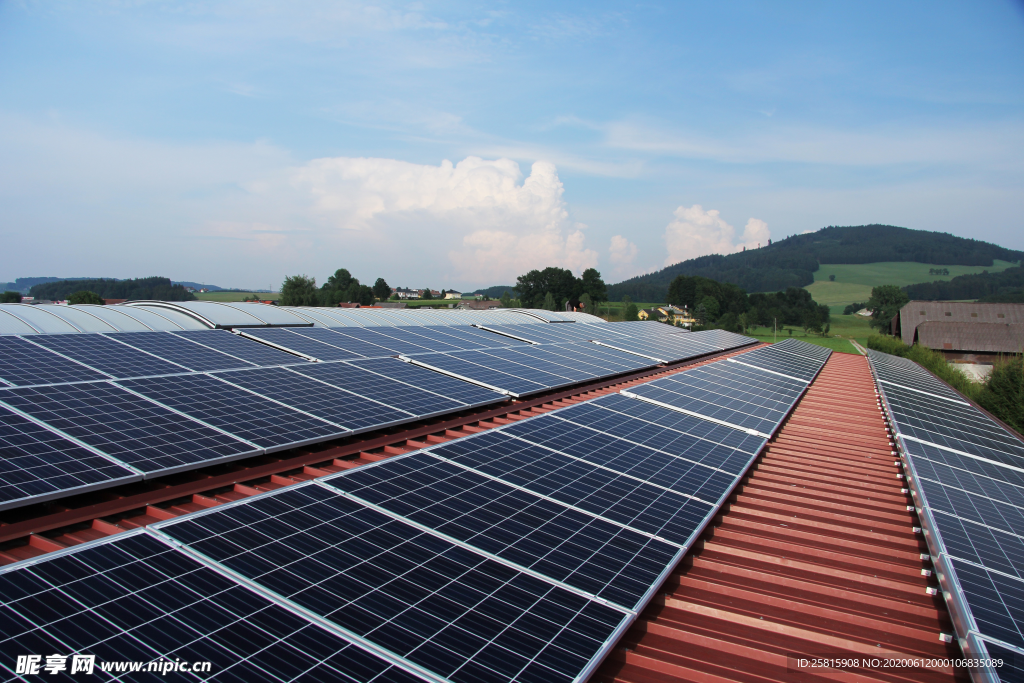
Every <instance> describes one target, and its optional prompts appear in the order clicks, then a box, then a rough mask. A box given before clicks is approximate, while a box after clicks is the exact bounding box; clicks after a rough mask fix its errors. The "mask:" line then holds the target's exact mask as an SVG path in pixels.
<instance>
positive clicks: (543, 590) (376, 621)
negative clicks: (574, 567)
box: [159, 485, 629, 682]
mask: <svg viewBox="0 0 1024 683" xmlns="http://www.w3.org/2000/svg"><path fill="white" fill-rule="evenodd" d="M159 528H160V530H161V531H162V532H164V533H166V534H168V535H170V536H172V537H173V538H175V539H177V540H178V541H179V542H181V543H184V544H187V545H188V546H189V547H190V548H193V549H194V550H195V551H197V552H199V553H202V554H203V555H205V556H206V557H209V558H211V559H213V560H215V561H217V562H220V563H222V564H223V565H225V566H227V567H229V568H231V569H233V570H234V571H236V572H239V573H240V574H242V575H243V576H245V577H246V578H248V579H250V580H251V581H253V582H255V583H256V584H258V585H260V586H262V587H263V588H265V589H266V590H270V591H273V592H275V593H277V594H279V595H281V596H282V597H285V598H287V599H289V600H291V601H293V602H295V603H297V604H298V605H301V606H302V607H304V608H305V609H308V610H310V611H312V612H313V613H315V614H317V615H319V616H321V617H323V618H324V619H327V620H328V621H331V622H333V623H336V624H338V625H340V626H343V627H344V628H346V629H348V630H349V631H350V632H352V633H355V634H356V635H358V636H360V637H363V638H366V639H367V640H369V641H371V642H373V643H375V644H377V645H378V646H381V647H384V648H387V649H388V650H390V651H392V652H394V653H395V654H397V655H399V656H402V657H404V658H406V659H407V660H409V661H412V662H414V663H416V664H419V665H421V666H424V667H426V668H428V669H430V670H431V671H433V672H434V673H436V674H438V675H439V676H441V677H444V678H448V679H449V680H452V681H477V680H492V681H513V680H517V681H527V680H536V681H541V680H543V681H553V682H556V681H572V680H574V679H576V678H577V677H578V676H580V675H581V674H582V673H583V672H584V671H585V670H586V669H587V667H588V666H589V665H590V664H591V662H594V661H598V660H599V659H600V657H601V656H603V654H604V653H605V651H606V649H607V647H608V646H609V645H610V640H611V637H612V634H613V633H615V632H616V630H617V629H618V628H619V627H620V626H621V625H623V624H624V623H626V622H627V621H628V619H629V617H628V616H627V614H626V613H625V612H623V611H621V610H617V609H613V608H611V607H608V606H605V605H603V604H601V603H598V602H595V601H592V600H587V599H586V598H584V597H582V596H580V595H578V594H576V593H573V592H570V591H568V590H565V589H563V588H560V587H558V586H556V585H554V584H552V583H549V582H546V581H542V580H540V579H537V578H534V577H532V576H530V575H528V574H525V573H523V572H520V571H516V570H515V569H512V568H510V567H509V566H507V565H505V564H502V563H499V562H496V561H494V560H490V559H486V558H485V557H484V556H482V555H479V554H477V553H475V552H472V551H469V550H466V549H464V548H461V547H459V546H457V545H454V544H452V543H449V542H448V541H445V540H443V539H441V538H440V537H438V536H435V535H433V534H428V533H425V532H422V531H420V530H418V529H417V528H415V527H413V526H411V525H409V524H407V523H405V522H402V521H398V520H395V519H393V518H391V517H388V516H386V515H384V514H382V513H380V512H377V511H375V510H373V509H371V508H369V507H366V506H365V505H362V504H360V503H357V502H356V501H354V500H352V499H349V498H347V497H344V496H341V495H337V494H335V493H333V492H331V491H328V490H327V489H325V488H322V487H320V486H317V485H306V486H300V487H293V488H290V489H288V490H285V491H282V492H280V493H275V494H274V495H272V496H267V497H262V498H257V499H255V500H250V501H246V502H244V503H241V504H238V505H235V506H231V507H228V508H221V509H218V510H215V511H212V512H209V513H206V514H203V515H200V516H195V517H192V518H190V519H187V520H183V521H181V522H170V523H164V524H161V525H160V527H159Z"/></svg>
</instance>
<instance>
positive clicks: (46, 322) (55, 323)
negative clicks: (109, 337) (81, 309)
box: [0, 304, 113, 334]
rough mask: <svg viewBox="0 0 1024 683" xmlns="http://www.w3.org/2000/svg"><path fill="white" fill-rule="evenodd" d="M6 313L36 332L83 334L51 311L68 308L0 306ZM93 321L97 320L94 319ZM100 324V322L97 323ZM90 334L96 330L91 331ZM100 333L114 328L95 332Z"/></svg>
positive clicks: (108, 327)
mask: <svg viewBox="0 0 1024 683" xmlns="http://www.w3.org/2000/svg"><path fill="white" fill-rule="evenodd" d="M0 306H3V309H4V311H6V312H7V313H9V314H10V315H13V316H14V317H15V318H18V319H19V320H21V321H22V322H24V323H26V324H27V325H28V326H29V327H31V328H33V329H35V331H36V332H40V333H43V334H73V333H76V332H82V331H83V330H82V328H80V327H78V326H76V325H75V324H74V323H72V322H70V321H69V320H67V319H66V318H64V317H61V316H58V315H54V314H53V312H52V310H51V309H55V308H68V307H67V306H55V305H46V304H41V305H38V306H32V305H30V304H0ZM93 320H96V319H95V318H93ZM96 322H97V323H99V322H100V321H98V320H97V321H96ZM89 331H90V332H92V331H94V330H89ZM95 331H100V332H111V331H113V328H111V327H110V326H109V325H107V326H106V328H105V329H102V330H95Z"/></svg>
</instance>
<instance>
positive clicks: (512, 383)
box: [410, 351, 570, 396]
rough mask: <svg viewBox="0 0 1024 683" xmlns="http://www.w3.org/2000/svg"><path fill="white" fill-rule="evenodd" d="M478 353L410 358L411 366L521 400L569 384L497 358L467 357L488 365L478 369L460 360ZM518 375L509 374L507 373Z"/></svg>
mask: <svg viewBox="0 0 1024 683" xmlns="http://www.w3.org/2000/svg"><path fill="white" fill-rule="evenodd" d="M471 353H479V352H474V351H463V352H460V353H459V354H446V353H436V354H432V355H422V356H411V357H410V358H412V359H413V361H414V362H416V363H418V364H422V365H424V366H427V367H430V368H433V369H435V370H437V371H439V372H444V373H448V374H450V375H454V376H456V377H461V378H464V379H466V380H467V381H470V382H477V383H479V384H483V385H486V386H489V387H494V388H495V389H498V390H500V391H507V392H509V393H510V394H512V395H513V396H524V395H527V394H532V393H536V392H538V391H544V390H545V389H550V388H552V387H554V386H562V385H564V384H569V383H570V382H569V380H566V379H564V378H562V377H554V376H552V375H550V374H548V373H539V372H530V373H527V372H522V373H519V370H520V368H521V367H522V366H514V365H513V364H512V363H505V362H502V361H500V360H498V359H497V358H490V357H483V358H481V357H480V356H470V358H476V359H477V360H480V361H481V362H483V363H488V362H489V361H490V364H489V365H479V364H477V363H474V362H470V361H469V360H468V359H464V356H463V354H471ZM505 370H509V371H510V372H515V373H519V374H510V372H505Z"/></svg>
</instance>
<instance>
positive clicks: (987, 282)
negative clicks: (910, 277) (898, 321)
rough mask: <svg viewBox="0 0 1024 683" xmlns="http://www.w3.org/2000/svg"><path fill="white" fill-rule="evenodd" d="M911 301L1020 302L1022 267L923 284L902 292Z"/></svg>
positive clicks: (1023, 281)
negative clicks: (1005, 300)
mask: <svg viewBox="0 0 1024 683" xmlns="http://www.w3.org/2000/svg"><path fill="white" fill-rule="evenodd" d="M903 291H904V292H906V294H907V296H908V297H909V298H911V299H916V300H922V301H942V300H950V299H978V300H979V301H991V300H1000V298H1002V299H1006V298H1010V299H1011V300H1012V299H1015V298H1020V296H1021V295H1024V266H1016V267H1014V268H1007V269H1006V270H1004V271H1001V272H999V273H990V272H988V271H984V272H981V273H976V274H973V275H958V276H956V277H955V278H953V279H951V280H949V281H948V282H942V281H936V282H922V283H920V284H916V285H907V286H906V287H904V288H903Z"/></svg>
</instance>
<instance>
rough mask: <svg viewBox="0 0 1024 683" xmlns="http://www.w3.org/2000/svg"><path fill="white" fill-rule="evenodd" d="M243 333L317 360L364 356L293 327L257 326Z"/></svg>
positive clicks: (308, 328)
mask: <svg viewBox="0 0 1024 683" xmlns="http://www.w3.org/2000/svg"><path fill="white" fill-rule="evenodd" d="M298 329H302V330H311V329H317V328H311V327H307V328H298ZM242 334H243V336H246V337H252V338H254V339H258V340H260V341H261V342H266V343H267V344H271V345H273V346H278V347H281V348H283V349H287V350H288V351H290V352H291V353H295V354H302V355H304V356H309V357H310V358H316V359H317V360H323V361H332V360H351V359H353V358H362V356H360V355H359V354H357V353H354V352H352V351H347V350H345V349H343V348H341V347H338V346H331V345H329V344H325V343H323V342H321V341H319V340H317V339H313V338H311V337H310V336H307V335H306V334H297V333H295V332H293V331H292V330H291V329H289V328H285V327H268V328H255V329H251V330H244V331H243V332H242ZM334 336H336V335H334Z"/></svg>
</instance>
